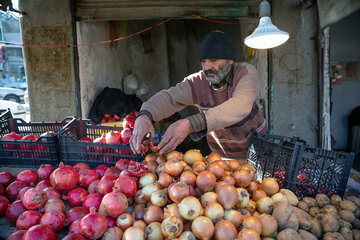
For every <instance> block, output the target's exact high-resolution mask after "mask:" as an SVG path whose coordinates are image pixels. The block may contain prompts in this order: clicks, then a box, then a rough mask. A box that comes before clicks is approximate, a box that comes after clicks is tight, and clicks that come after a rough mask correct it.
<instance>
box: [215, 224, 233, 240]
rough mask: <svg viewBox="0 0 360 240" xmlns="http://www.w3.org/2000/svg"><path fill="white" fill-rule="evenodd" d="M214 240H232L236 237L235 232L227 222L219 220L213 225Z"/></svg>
mask: <svg viewBox="0 0 360 240" xmlns="http://www.w3.org/2000/svg"><path fill="white" fill-rule="evenodd" d="M214 235H215V239H219V240H234V239H235V238H236V236H237V231H236V228H235V226H234V224H232V223H231V222H230V221H229V220H221V221H219V222H218V223H216V225H215V234H214Z"/></svg>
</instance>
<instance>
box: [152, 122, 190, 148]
mask: <svg viewBox="0 0 360 240" xmlns="http://www.w3.org/2000/svg"><path fill="white" fill-rule="evenodd" d="M192 132H193V129H192V127H191V124H190V121H189V120H188V119H186V118H185V119H180V120H178V121H176V122H174V123H173V124H171V125H170V126H169V128H168V129H167V130H166V132H165V134H164V136H163V138H162V140H161V142H160V143H159V145H158V148H159V149H160V154H166V153H168V152H171V151H172V150H174V149H175V148H176V147H177V146H178V145H179V144H180V143H182V142H183V141H184V139H185V138H186V137H187V136H188V135H189V134H190V133H192Z"/></svg>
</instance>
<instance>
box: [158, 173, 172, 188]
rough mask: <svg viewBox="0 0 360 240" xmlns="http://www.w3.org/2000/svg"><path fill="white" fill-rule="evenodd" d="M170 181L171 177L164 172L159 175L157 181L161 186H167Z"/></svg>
mask: <svg viewBox="0 0 360 240" xmlns="http://www.w3.org/2000/svg"><path fill="white" fill-rule="evenodd" d="M172 182H173V178H172V177H171V176H170V175H169V174H167V173H166V172H163V173H161V174H160V175H159V180H158V183H159V184H160V186H161V187H162V188H167V187H168V186H169V185H170V184H171V183H172Z"/></svg>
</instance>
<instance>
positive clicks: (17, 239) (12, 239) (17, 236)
mask: <svg viewBox="0 0 360 240" xmlns="http://www.w3.org/2000/svg"><path fill="white" fill-rule="evenodd" d="M25 232H26V230H17V231H16V232H13V233H12V234H11V235H10V236H9V237H8V238H7V239H6V240H22V238H23V236H24V234H25Z"/></svg>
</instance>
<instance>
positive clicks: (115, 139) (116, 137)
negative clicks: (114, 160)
mask: <svg viewBox="0 0 360 240" xmlns="http://www.w3.org/2000/svg"><path fill="white" fill-rule="evenodd" d="M105 141H106V143H110V144H118V143H120V141H121V134H120V133H119V132H118V131H110V132H108V133H106V137H105Z"/></svg>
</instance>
